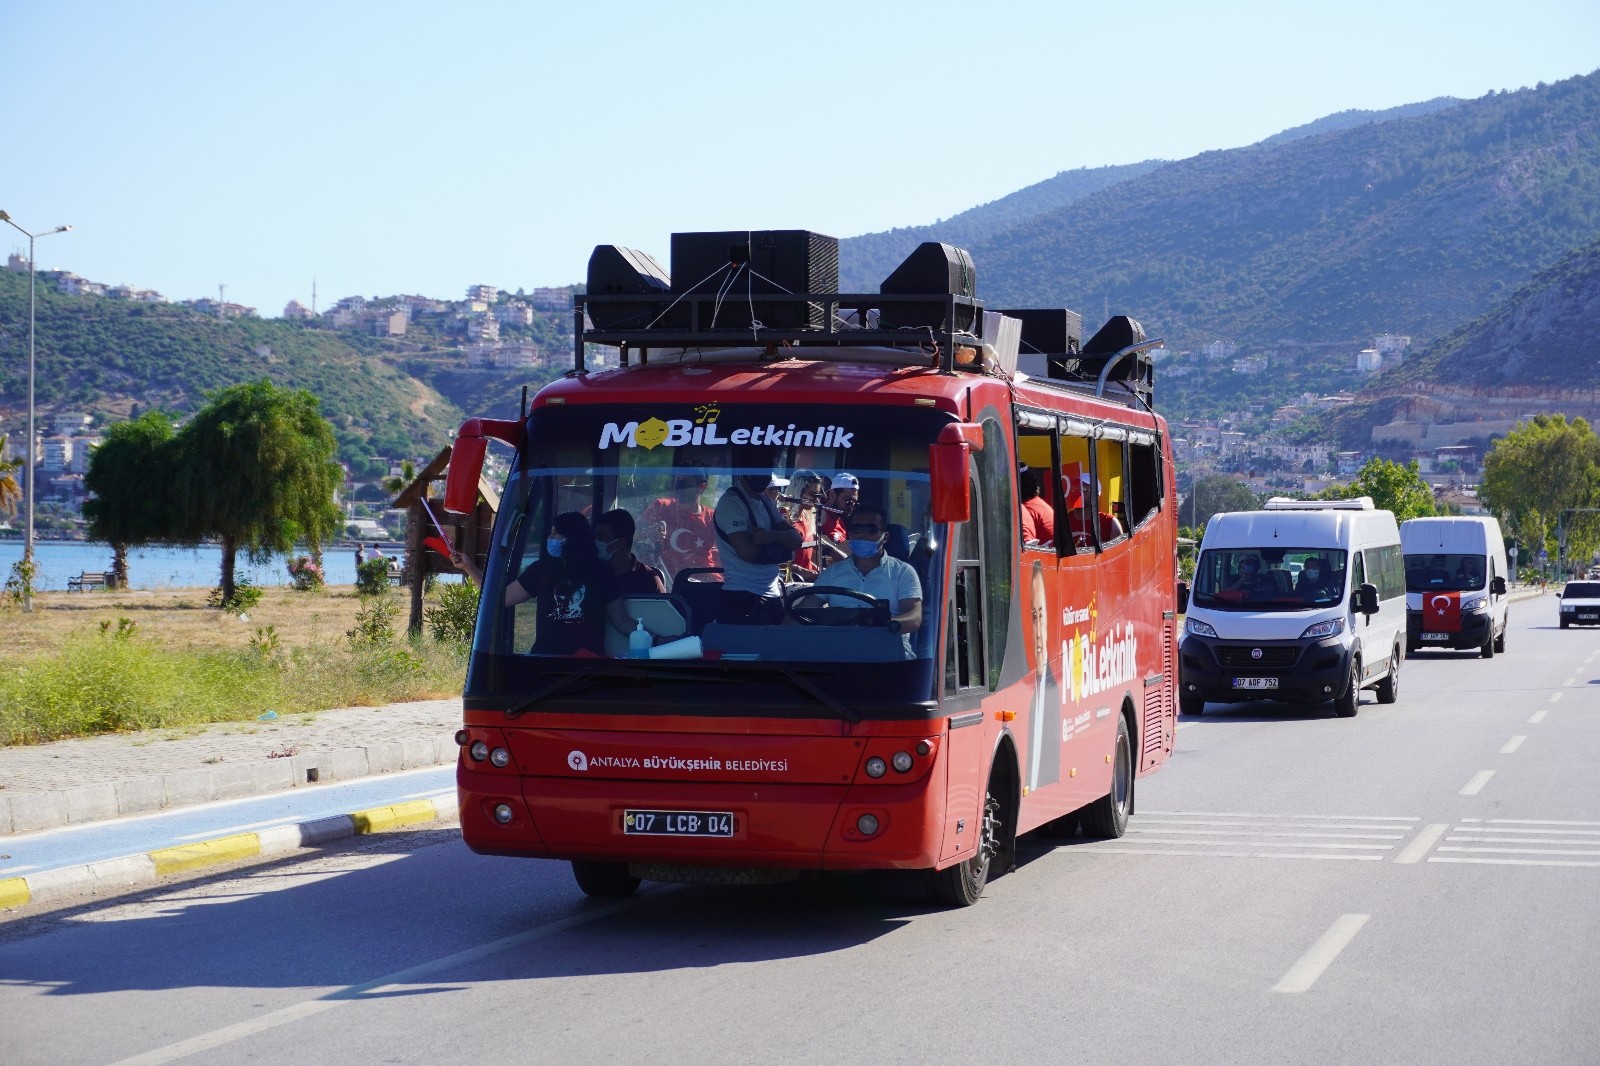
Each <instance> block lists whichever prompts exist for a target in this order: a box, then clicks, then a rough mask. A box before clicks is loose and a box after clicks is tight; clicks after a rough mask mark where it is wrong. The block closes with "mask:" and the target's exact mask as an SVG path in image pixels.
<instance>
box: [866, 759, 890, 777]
mask: <svg viewBox="0 0 1600 1066" xmlns="http://www.w3.org/2000/svg"><path fill="white" fill-rule="evenodd" d="M888 772H889V764H888V763H886V762H884V761H883V760H882V759H880V758H879V757H878V756H876V755H874V756H873V757H872V758H870V759H868V760H867V776H868V777H882V776H883V775H884V774H886V773H888Z"/></svg>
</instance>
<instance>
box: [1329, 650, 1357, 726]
mask: <svg viewBox="0 0 1600 1066" xmlns="http://www.w3.org/2000/svg"><path fill="white" fill-rule="evenodd" d="M1360 706H1361V660H1360V659H1355V658H1352V659H1351V660H1350V681H1349V683H1348V684H1347V685H1346V686H1345V690H1344V694H1343V695H1341V696H1339V697H1338V698H1337V699H1335V700H1334V701H1333V713H1334V714H1336V715H1338V716H1339V717H1340V718H1354V717H1355V716H1356V710H1357V709H1358V708H1359V707H1360Z"/></svg>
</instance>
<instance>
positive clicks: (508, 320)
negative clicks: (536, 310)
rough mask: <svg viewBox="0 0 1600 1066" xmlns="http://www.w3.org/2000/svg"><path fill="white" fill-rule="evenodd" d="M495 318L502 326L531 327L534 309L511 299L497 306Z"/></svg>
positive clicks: (495, 307)
mask: <svg viewBox="0 0 1600 1066" xmlns="http://www.w3.org/2000/svg"><path fill="white" fill-rule="evenodd" d="M494 317H495V320H496V321H498V322H499V323H500V324H501V325H502V326H531V325H533V308H532V307H529V306H528V305H527V304H526V303H523V302H522V301H521V300H517V299H511V300H507V301H505V302H504V303H498V304H495V306H494Z"/></svg>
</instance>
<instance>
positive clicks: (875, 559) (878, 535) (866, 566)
mask: <svg viewBox="0 0 1600 1066" xmlns="http://www.w3.org/2000/svg"><path fill="white" fill-rule="evenodd" d="M888 530H889V517H888V515H887V514H886V513H885V512H884V509H883V508H882V507H879V506H878V505H877V504H872V503H863V504H857V505H856V508H855V510H854V511H852V512H851V514H850V540H849V544H850V558H848V559H846V560H844V561H843V562H838V563H834V564H833V565H832V566H830V567H828V568H827V569H826V570H824V571H823V572H822V573H821V574H820V575H818V577H817V586H818V587H819V588H822V587H825V586H831V587H833V588H841V589H849V590H850V591H851V592H861V593H865V594H866V595H868V596H871V597H872V598H873V599H875V600H878V601H879V602H881V603H887V604H888V605H889V617H890V618H891V619H893V620H894V621H896V622H898V623H900V639H901V641H902V642H903V643H904V645H905V657H906V658H907V659H909V658H911V657H912V651H911V634H912V633H914V632H916V631H917V630H918V629H920V628H921V627H922V582H920V581H918V580H917V572H916V570H914V569H912V567H911V564H910V563H907V562H904V561H902V560H900V559H896V558H895V557H894V556H892V555H889V554H887V553H885V552H884V550H883V544H884V540H885V539H886V537H887V535H888ZM818 599H820V600H822V601H823V602H827V603H829V605H830V606H837V607H859V606H861V601H859V600H856V599H853V598H851V597H846V596H837V597H829V596H827V595H823V596H820V597H818ZM830 601H831V602H830Z"/></svg>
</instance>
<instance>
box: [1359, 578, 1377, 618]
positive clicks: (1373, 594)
mask: <svg viewBox="0 0 1600 1066" xmlns="http://www.w3.org/2000/svg"><path fill="white" fill-rule="evenodd" d="M1356 610H1357V611H1360V612H1361V613H1362V614H1377V613H1378V586H1376V585H1373V584H1370V583H1369V584H1366V585H1362V586H1361V587H1360V588H1358V589H1356Z"/></svg>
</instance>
